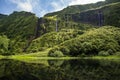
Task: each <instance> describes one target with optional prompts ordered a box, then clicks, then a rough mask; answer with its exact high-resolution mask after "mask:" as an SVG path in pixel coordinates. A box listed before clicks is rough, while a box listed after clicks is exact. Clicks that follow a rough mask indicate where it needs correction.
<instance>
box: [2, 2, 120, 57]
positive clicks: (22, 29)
mask: <svg viewBox="0 0 120 80" xmlns="http://www.w3.org/2000/svg"><path fill="white" fill-rule="evenodd" d="M119 5H120V2H119V0H106V1H103V2H98V3H95V4H86V5H76V6H69V7H67V8H65V9H63V10H61V11H58V12H55V13H50V14H46V15H45V16H44V17H43V18H38V17H36V16H35V14H33V13H30V12H24V11H21V12H13V13H12V14H10V15H2V14H0V54H2V55H12V54H26V53H27V54H29V53H33V54H34V53H35V54H37V55H39V56H41V55H42V56H54V57H55V56H58V57H60V56H83V57H84V56H89V55H99V56H108V55H113V54H115V53H116V52H119V51H120V49H119V48H120V36H119V35H120V32H119V31H120V30H119V28H116V27H120V26H119V24H120V17H119V16H120V6H119ZM99 11H101V12H103V14H104V25H112V26H115V27H111V26H106V27H101V28H99V27H97V26H96V25H95V24H98V20H96V19H97V18H95V17H96V16H95V15H96V14H97V13H98V12H99ZM81 14H82V15H81ZM82 20H83V21H82ZM84 20H85V21H86V20H87V21H88V22H84ZM89 21H90V22H89ZM82 22H83V23H82ZM86 23H87V24H86ZM88 23H89V24H88ZM93 23H94V24H93ZM56 24H57V29H58V30H57V31H56ZM55 31H56V32H55ZM49 49H51V50H50V51H49ZM30 55H31V54H30Z"/></svg>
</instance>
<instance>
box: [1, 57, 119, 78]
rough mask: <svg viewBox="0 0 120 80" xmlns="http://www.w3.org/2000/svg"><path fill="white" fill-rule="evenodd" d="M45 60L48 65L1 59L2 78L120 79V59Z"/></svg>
mask: <svg viewBox="0 0 120 80" xmlns="http://www.w3.org/2000/svg"><path fill="white" fill-rule="evenodd" d="M41 62H44V61H41ZM45 62H47V64H48V65H46V63H45V64H44V63H39V64H38V63H25V62H20V61H15V60H0V80H120V61H107V60H82V59H80V60H45Z"/></svg>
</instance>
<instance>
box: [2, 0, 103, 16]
mask: <svg viewBox="0 0 120 80" xmlns="http://www.w3.org/2000/svg"><path fill="white" fill-rule="evenodd" d="M98 1H104V0H0V13H1V14H7V15H9V14H11V13H13V11H27V12H32V13H35V14H36V16H38V17H42V16H44V15H45V14H47V13H50V12H55V11H59V10H62V9H64V8H65V7H67V6H71V5H80V4H88V3H96V2H98Z"/></svg>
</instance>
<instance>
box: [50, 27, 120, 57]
mask: <svg viewBox="0 0 120 80" xmlns="http://www.w3.org/2000/svg"><path fill="white" fill-rule="evenodd" d="M56 51H60V52H62V53H63V54H64V55H70V56H80V55H112V54H115V53H116V52H118V51H120V29H119V28H115V27H111V26H104V27H101V28H98V29H91V30H88V31H86V32H85V33H84V34H82V35H79V36H77V37H76V38H73V39H70V40H68V41H65V42H63V43H61V44H60V45H59V46H57V47H54V48H53V49H51V50H50V51H49V55H54V53H55V52H56Z"/></svg>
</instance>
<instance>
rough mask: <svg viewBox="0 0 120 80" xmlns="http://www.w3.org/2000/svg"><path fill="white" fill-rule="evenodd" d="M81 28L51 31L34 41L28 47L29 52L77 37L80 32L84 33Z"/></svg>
mask: <svg viewBox="0 0 120 80" xmlns="http://www.w3.org/2000/svg"><path fill="white" fill-rule="evenodd" d="M83 33H84V31H81V30H74V29H68V30H62V31H60V32H50V33H46V34H44V35H43V36H41V37H39V38H37V39H35V40H33V41H32V43H31V45H30V46H29V48H28V49H27V51H28V52H38V51H41V50H44V49H46V48H50V47H54V46H56V45H58V44H60V43H62V42H64V41H66V40H69V39H71V38H75V37H76V36H77V35H78V34H79V35H80V34H83Z"/></svg>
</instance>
